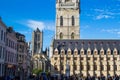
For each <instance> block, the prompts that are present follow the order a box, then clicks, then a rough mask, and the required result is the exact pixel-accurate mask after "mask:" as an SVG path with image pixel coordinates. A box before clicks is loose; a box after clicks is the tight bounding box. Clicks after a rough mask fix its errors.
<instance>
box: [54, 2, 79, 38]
mask: <svg viewBox="0 0 120 80" xmlns="http://www.w3.org/2000/svg"><path fill="white" fill-rule="evenodd" d="M79 13H80V9H79V0H74V1H72V0H62V1H61V0H57V2H56V39H79V37H80V30H79V26H80V24H79Z"/></svg>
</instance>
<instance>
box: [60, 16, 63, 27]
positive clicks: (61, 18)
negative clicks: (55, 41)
mask: <svg viewBox="0 0 120 80" xmlns="http://www.w3.org/2000/svg"><path fill="white" fill-rule="evenodd" d="M60 26H63V16H60Z"/></svg>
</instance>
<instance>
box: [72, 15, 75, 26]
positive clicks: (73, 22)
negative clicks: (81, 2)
mask: <svg viewBox="0 0 120 80" xmlns="http://www.w3.org/2000/svg"><path fill="white" fill-rule="evenodd" d="M74 25H75V19H74V16H72V26H74Z"/></svg>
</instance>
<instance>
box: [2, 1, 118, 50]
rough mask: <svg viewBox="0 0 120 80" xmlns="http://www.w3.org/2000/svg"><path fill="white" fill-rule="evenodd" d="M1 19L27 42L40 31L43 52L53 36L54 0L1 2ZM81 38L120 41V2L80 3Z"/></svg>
mask: <svg viewBox="0 0 120 80" xmlns="http://www.w3.org/2000/svg"><path fill="white" fill-rule="evenodd" d="M0 16H1V17H2V20H3V21H4V22H5V23H6V25H7V26H13V27H14V30H15V31H18V32H20V33H23V34H25V36H26V40H27V41H31V38H32V37H31V36H32V34H31V33H32V31H33V30H34V29H35V28H36V27H39V28H40V29H41V30H43V32H44V44H43V45H44V49H45V47H49V45H50V42H51V39H52V38H53V37H54V35H55V32H54V31H55V0H0ZM80 38H81V39H120V0H81V13H80Z"/></svg>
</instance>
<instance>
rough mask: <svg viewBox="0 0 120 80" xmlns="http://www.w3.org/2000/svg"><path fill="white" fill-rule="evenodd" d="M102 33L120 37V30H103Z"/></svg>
mask: <svg viewBox="0 0 120 80" xmlns="http://www.w3.org/2000/svg"><path fill="white" fill-rule="evenodd" d="M101 31H102V32H108V33H112V34H117V35H120V29H102V30H101Z"/></svg>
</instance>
